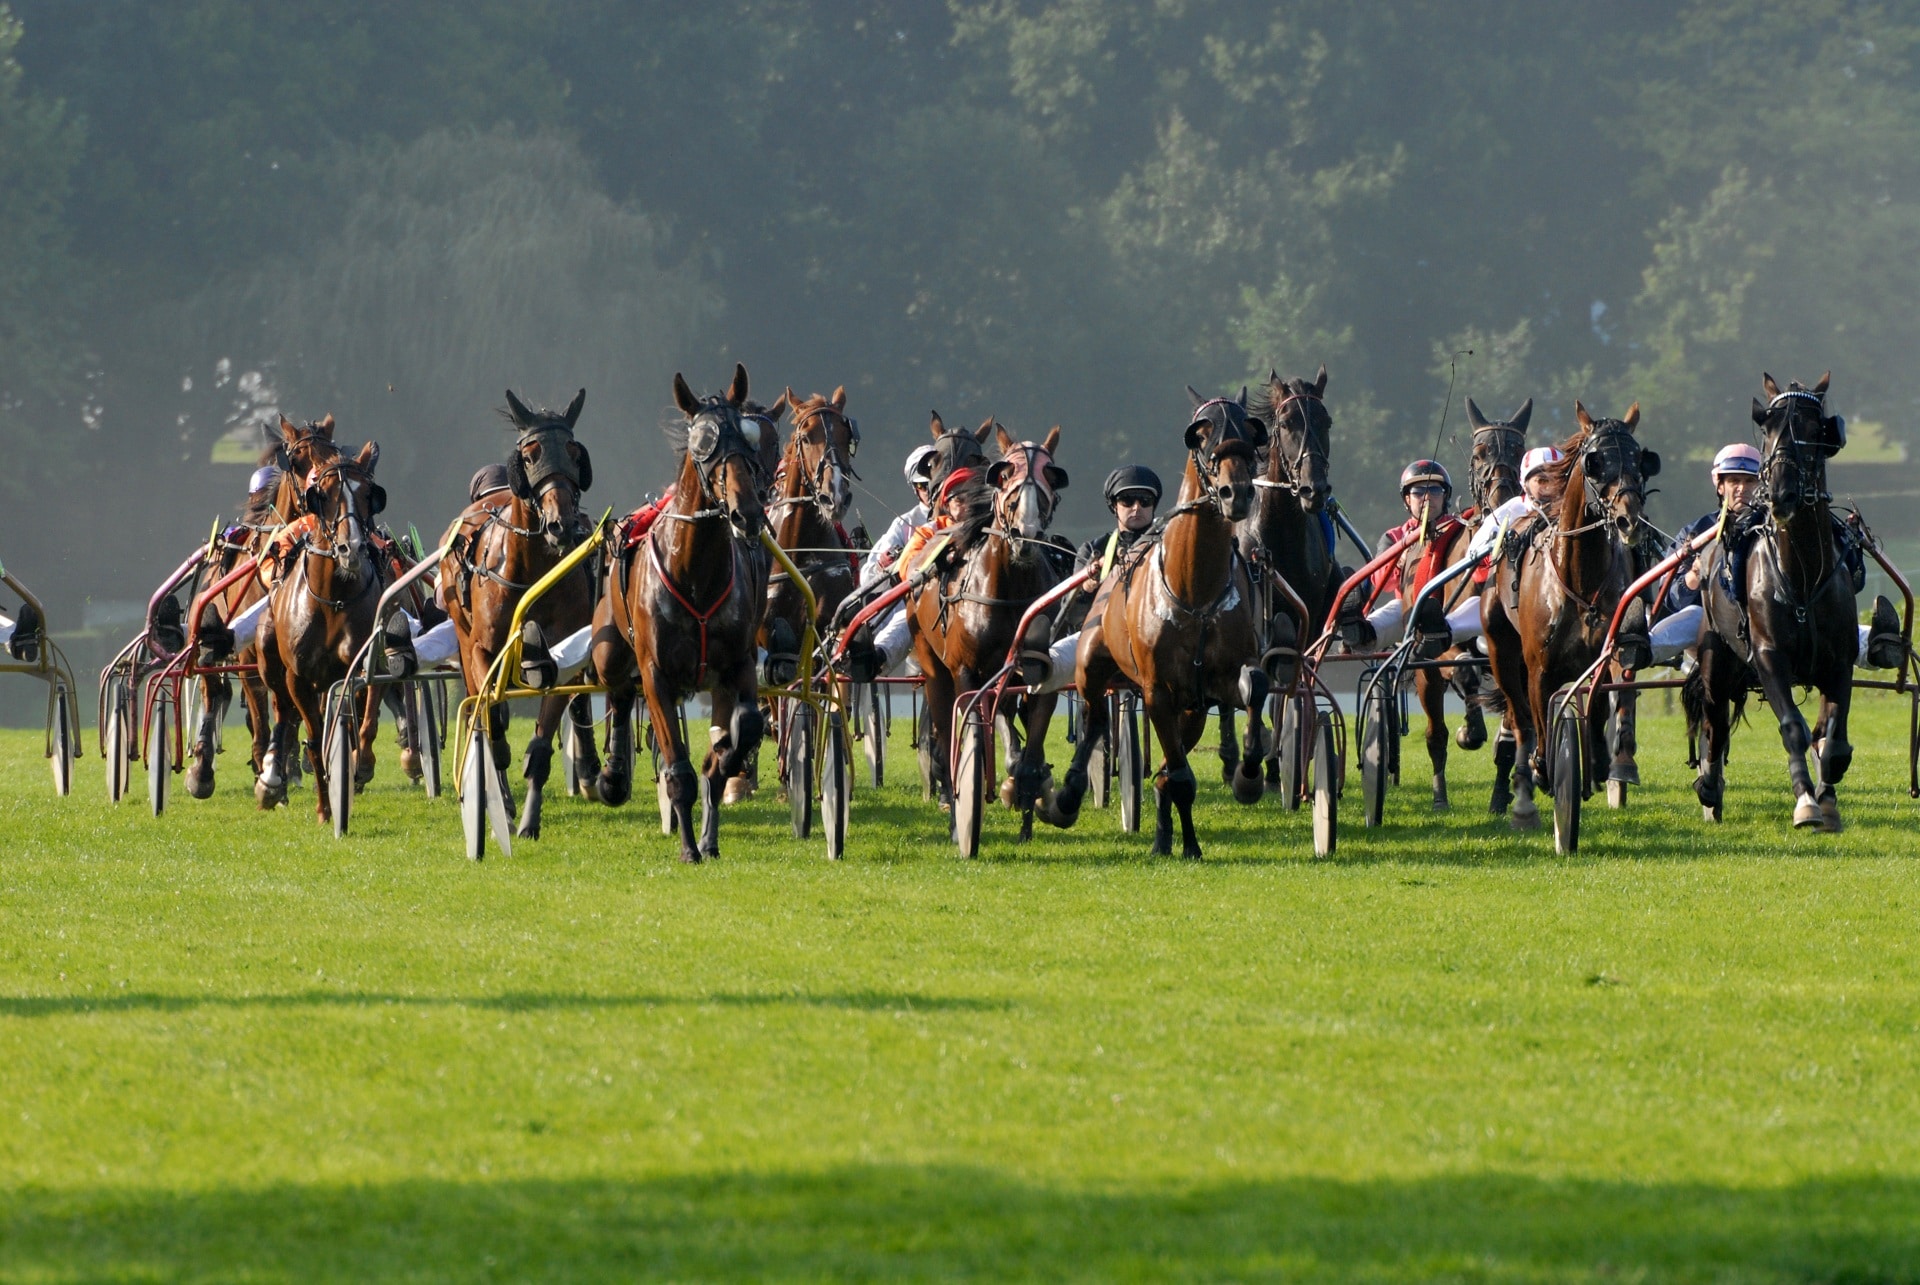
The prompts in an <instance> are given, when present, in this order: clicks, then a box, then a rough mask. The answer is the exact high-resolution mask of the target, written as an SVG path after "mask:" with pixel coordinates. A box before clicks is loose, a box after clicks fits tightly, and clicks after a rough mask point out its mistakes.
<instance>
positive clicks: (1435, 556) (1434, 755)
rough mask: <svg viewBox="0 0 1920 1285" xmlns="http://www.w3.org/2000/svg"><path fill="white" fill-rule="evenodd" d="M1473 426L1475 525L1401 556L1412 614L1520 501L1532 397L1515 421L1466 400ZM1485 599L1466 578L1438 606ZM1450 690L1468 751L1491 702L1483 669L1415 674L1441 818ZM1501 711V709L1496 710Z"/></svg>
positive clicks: (1438, 533) (1455, 651)
mask: <svg viewBox="0 0 1920 1285" xmlns="http://www.w3.org/2000/svg"><path fill="white" fill-rule="evenodd" d="M1466 406H1467V423H1468V425H1469V426H1470V427H1471V428H1472V430H1473V454H1472V457H1471V472H1470V478H1471V486H1472V497H1473V498H1472V505H1473V513H1474V515H1475V519H1476V520H1475V522H1469V523H1467V524H1465V525H1464V526H1462V527H1454V526H1448V525H1447V524H1441V525H1440V526H1434V527H1429V528H1428V536H1427V538H1426V539H1425V540H1422V541H1421V542H1420V543H1419V544H1416V545H1414V546H1413V547H1412V548H1410V549H1408V550H1407V551H1406V552H1405V553H1404V554H1402V555H1401V557H1400V602H1401V605H1402V606H1403V607H1404V608H1406V609H1407V611H1408V612H1411V611H1412V609H1413V600H1414V597H1415V595H1417V594H1418V593H1419V592H1420V590H1421V588H1422V587H1423V586H1424V585H1425V584H1426V583H1427V581H1428V580H1430V579H1432V578H1433V577H1434V576H1436V575H1439V574H1440V573H1441V572H1442V571H1445V570H1446V569H1447V568H1448V567H1451V566H1454V565H1455V564H1457V563H1458V562H1459V561H1460V560H1461V559H1462V558H1464V557H1466V555H1467V546H1468V545H1469V544H1470V543H1472V533H1473V527H1474V526H1475V525H1476V524H1477V522H1484V521H1486V520H1487V517H1488V515H1490V514H1491V513H1492V512H1493V511H1494V510H1495V509H1497V508H1499V507H1500V506H1501V505H1502V504H1505V503H1506V502H1507V501H1508V500H1511V499H1512V498H1514V497H1515V496H1516V495H1519V494H1520V457H1521V456H1523V455H1525V454H1526V451H1527V424H1528V423H1529V421H1531V420H1532V419H1533V398H1531V397H1529V398H1527V400H1526V401H1524V402H1522V403H1521V404H1520V409H1518V410H1516V411H1515V412H1514V413H1513V415H1512V417H1511V418H1508V419H1504V420H1490V419H1488V418H1487V417H1486V416H1485V415H1483V414H1481V413H1480V408H1479V407H1478V406H1476V405H1474V401H1473V398H1471V397H1469V398H1467V399H1466ZM1435 539H1440V540H1444V541H1445V544H1444V546H1442V547H1440V548H1437V549H1436V548H1435V547H1434V543H1433V542H1434V540H1435ZM1477 592H1479V587H1478V586H1476V585H1475V584H1474V583H1473V580H1472V577H1470V576H1463V577H1462V578H1461V579H1458V580H1455V581H1454V582H1453V583H1452V584H1451V585H1449V586H1448V587H1447V590H1446V595H1445V601H1444V602H1440V603H1438V604H1437V605H1438V607H1439V610H1440V611H1441V612H1442V613H1445V612H1450V611H1452V610H1453V609H1454V608H1456V607H1458V606H1459V605H1460V604H1461V603H1462V602H1464V601H1466V600H1467V595H1469V594H1472V593H1477ZM1413 627H1414V625H1413V620H1412V617H1411V616H1410V615H1409V616H1408V617H1407V628H1408V629H1409V630H1411V629H1412V628H1413ZM1464 655H1465V653H1464V652H1463V651H1462V649H1460V648H1458V647H1454V648H1449V649H1448V650H1447V651H1445V652H1443V653H1441V654H1440V656H1438V657H1436V659H1439V660H1446V659H1454V660H1459V659H1461V658H1462V657H1463V656H1464ZM1449 686H1451V687H1452V688H1453V689H1454V690H1455V691H1457V692H1459V693H1460V698H1461V699H1462V700H1464V701H1465V702H1466V705H1467V711H1466V715H1465V717H1464V718H1463V719H1462V721H1461V724H1460V731H1459V733H1458V735H1457V737H1456V738H1455V739H1456V740H1457V742H1458V744H1459V746H1460V748H1461V749H1463V750H1477V749H1479V748H1480V747H1481V746H1482V745H1485V744H1486V743H1487V720H1486V706H1487V704H1488V696H1486V695H1483V694H1482V693H1481V690H1480V671H1479V669H1478V668H1477V667H1476V666H1472V665H1463V666H1460V667H1459V668H1455V669H1416V670H1414V671H1413V691H1414V696H1415V697H1416V698H1417V699H1418V700H1419V702H1420V708H1421V709H1422V710H1423V711H1424V712H1425V713H1426V716H1427V759H1428V761H1429V762H1431V763H1432V764H1433V806H1434V810H1435V811H1439V810H1441V809H1444V808H1446V807H1447V806H1448V799H1447V688H1448V687H1449ZM1495 712H1496V713H1498V712H1499V710H1498V709H1496V711H1495ZM1501 735H1502V736H1503V737H1506V738H1507V739H1506V741H1505V755H1506V771H1507V772H1510V771H1511V770H1512V765H1513V747H1514V744H1515V742H1514V741H1513V739H1512V738H1511V735H1510V734H1509V733H1508V732H1507V730H1506V729H1505V728H1504V727H1503V728H1502V729H1501ZM1494 753H1495V756H1496V758H1498V757H1499V755H1500V754H1501V746H1499V745H1496V746H1495V749H1494Z"/></svg>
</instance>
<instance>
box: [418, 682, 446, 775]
mask: <svg viewBox="0 0 1920 1285" xmlns="http://www.w3.org/2000/svg"><path fill="white" fill-rule="evenodd" d="M438 686H439V684H438V683H421V684H419V685H418V687H417V689H416V695H417V699H416V702H415V703H416V704H418V705H419V706H420V718H419V721H417V722H416V723H414V725H413V732H414V736H415V737H417V738H418V740H419V742H420V784H421V785H422V786H423V787H424V788H425V789H426V792H427V797H428V798H430V799H437V798H439V797H440V712H439V707H438V705H437V704H436V703H435V701H434V699H433V692H432V691H431V690H430V689H431V688H434V687H438Z"/></svg>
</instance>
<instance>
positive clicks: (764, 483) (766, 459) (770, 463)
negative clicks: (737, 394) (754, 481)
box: [740, 393, 792, 507]
mask: <svg viewBox="0 0 1920 1285" xmlns="http://www.w3.org/2000/svg"><path fill="white" fill-rule="evenodd" d="M791 404H792V402H791V399H790V398H789V397H788V396H787V395H786V394H785V393H782V394H781V395H780V396H778V397H776V398H774V399H773V405H771V406H762V405H761V404H760V403H759V402H756V401H753V400H751V399H749V400H747V401H744V402H742V403H740V431H741V433H742V434H744V435H745V436H746V439H747V445H748V446H751V447H753V449H754V465H755V467H756V469H757V470H758V472H759V474H760V503H761V505H762V507H764V506H765V505H766V504H768V503H769V502H770V501H771V500H772V499H773V487H774V483H775V481H777V480H778V478H779V476H780V421H781V420H782V419H785V418H786V415H787V411H788V410H789V409H790V408H791Z"/></svg>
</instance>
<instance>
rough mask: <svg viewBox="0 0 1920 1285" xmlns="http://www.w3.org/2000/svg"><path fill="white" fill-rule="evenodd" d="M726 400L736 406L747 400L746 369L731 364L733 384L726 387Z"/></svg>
mask: <svg viewBox="0 0 1920 1285" xmlns="http://www.w3.org/2000/svg"><path fill="white" fill-rule="evenodd" d="M727 400H728V401H730V402H732V403H733V404H734V405H735V406H738V405H739V404H740V403H741V402H744V401H746V400H747V368H746V367H745V366H743V365H741V364H740V363H739V362H737V361H736V362H734V363H733V382H732V383H731V384H728V385H727Z"/></svg>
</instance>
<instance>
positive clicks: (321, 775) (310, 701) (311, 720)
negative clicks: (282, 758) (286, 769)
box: [287, 675, 333, 822]
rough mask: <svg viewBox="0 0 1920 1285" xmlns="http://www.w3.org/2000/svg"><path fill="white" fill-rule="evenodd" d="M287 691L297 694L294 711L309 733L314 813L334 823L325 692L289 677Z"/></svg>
mask: <svg viewBox="0 0 1920 1285" xmlns="http://www.w3.org/2000/svg"><path fill="white" fill-rule="evenodd" d="M287 688H288V690H289V691H290V692H291V693H292V694H293V704H294V707H295V708H296V709H297V710H298V711H299V724H298V726H304V727H305V728H306V731H307V741H306V751H307V761H308V762H309V763H310V764H312V766H313V792H314V795H315V798H314V812H315V815H316V817H317V818H318V819H319V820H321V821H323V822H326V821H331V820H333V800H332V799H331V798H329V797H328V791H327V786H328V781H329V777H328V775H327V761H326V759H327V756H326V754H325V752H324V750H323V748H322V747H323V745H324V742H323V741H322V739H321V738H322V737H324V736H325V735H326V731H327V724H326V704H327V697H326V693H325V692H324V691H321V690H319V689H317V688H314V687H311V686H309V685H308V684H307V683H305V682H303V681H301V680H299V679H298V678H295V677H294V676H292V675H289V676H288V681H287Z"/></svg>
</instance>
